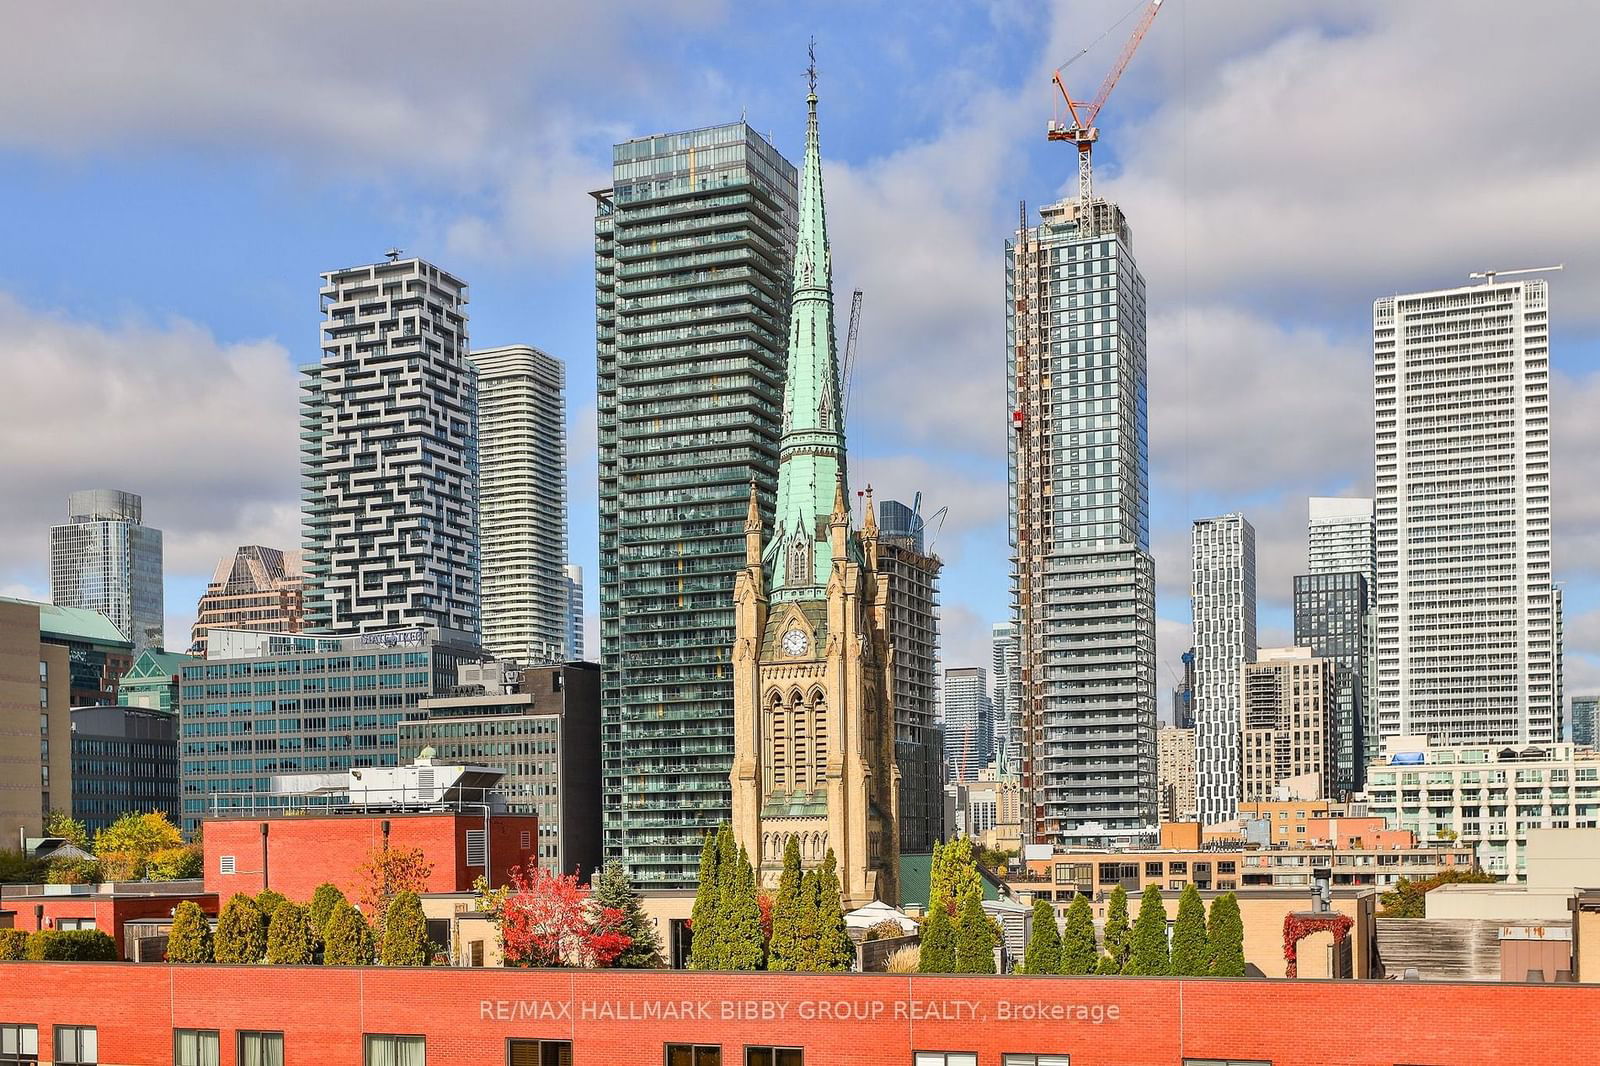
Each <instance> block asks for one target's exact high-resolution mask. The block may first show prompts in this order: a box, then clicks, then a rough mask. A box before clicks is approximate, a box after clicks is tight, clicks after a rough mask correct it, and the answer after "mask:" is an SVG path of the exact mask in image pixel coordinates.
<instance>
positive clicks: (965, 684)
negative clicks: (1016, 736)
mask: <svg viewBox="0 0 1600 1066" xmlns="http://www.w3.org/2000/svg"><path fill="white" fill-rule="evenodd" d="M944 743H945V760H946V762H947V763H948V764H949V767H950V779H951V780H952V781H976V780H977V779H978V771H979V770H982V769H983V768H984V767H985V766H988V765H989V762H990V760H991V759H993V758H994V704H993V703H992V702H991V701H990V696H989V685H988V675H987V673H986V672H985V671H984V669H983V667H981V666H953V667H950V668H949V669H947V670H945V672H944Z"/></svg>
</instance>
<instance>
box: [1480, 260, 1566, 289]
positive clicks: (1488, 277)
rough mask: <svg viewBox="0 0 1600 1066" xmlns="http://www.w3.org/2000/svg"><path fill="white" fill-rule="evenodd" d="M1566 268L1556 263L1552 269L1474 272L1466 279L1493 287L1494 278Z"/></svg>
mask: <svg viewBox="0 0 1600 1066" xmlns="http://www.w3.org/2000/svg"><path fill="white" fill-rule="evenodd" d="M1566 268H1567V264H1565V263H1557V264H1556V265H1555V266H1552V267H1524V268H1523V269H1521V270H1474V271H1473V272H1472V273H1470V274H1468V275H1467V277H1469V278H1482V279H1483V280H1484V281H1486V282H1488V283H1489V284H1490V285H1493V284H1494V279H1495V278H1503V277H1507V276H1508V275H1511V274H1544V273H1547V272H1549V271H1552V270H1565V269H1566Z"/></svg>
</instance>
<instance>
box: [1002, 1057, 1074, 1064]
mask: <svg viewBox="0 0 1600 1066" xmlns="http://www.w3.org/2000/svg"><path fill="white" fill-rule="evenodd" d="M1000 1066H1070V1064H1069V1063H1068V1062H1067V1056H1065V1055H1002V1056H1000Z"/></svg>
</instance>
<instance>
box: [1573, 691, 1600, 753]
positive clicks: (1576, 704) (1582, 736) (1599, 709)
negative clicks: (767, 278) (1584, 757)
mask: <svg viewBox="0 0 1600 1066" xmlns="http://www.w3.org/2000/svg"><path fill="white" fill-rule="evenodd" d="M1597 716H1600V696H1574V697H1572V742H1573V743H1574V744H1578V745H1581V746H1583V747H1585V748H1592V747H1594V737H1595V718H1596V717H1597Z"/></svg>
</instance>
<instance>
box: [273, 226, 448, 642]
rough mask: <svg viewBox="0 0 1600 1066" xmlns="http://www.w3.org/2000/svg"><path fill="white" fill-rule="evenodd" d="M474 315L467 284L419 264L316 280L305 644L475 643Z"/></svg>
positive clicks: (308, 424) (304, 419) (308, 400)
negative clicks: (470, 347) (414, 637)
mask: <svg viewBox="0 0 1600 1066" xmlns="http://www.w3.org/2000/svg"><path fill="white" fill-rule="evenodd" d="M395 254H396V255H397V256H398V253H395ZM466 302H467V287H466V283H465V282H463V281H462V280H461V279H459V278H456V277H453V276H452V275H450V274H448V273H446V272H445V271H443V270H440V269H439V268H438V267H436V266H434V265H433V264H431V263H427V262H424V261H423V260H421V259H415V258H413V259H399V258H395V259H393V260H392V261H390V262H386V263H377V264H374V265H371V266H359V267H351V268H349V269H347V270H333V271H329V272H328V273H326V274H324V275H322V309H323V314H324V319H323V323H322V359H321V361H320V362H318V363H315V364H312V365H310V366H306V367H302V368H301V373H302V375H304V381H303V382H302V383H301V392H302V396H301V401H300V441H301V445H300V460H301V500H302V505H301V514H302V531H303V539H304V547H305V615H306V617H305V627H306V629H307V630H308V631H311V632H317V633H353V632H354V633H374V632H381V631H384V630H391V629H396V628H399V627H404V626H436V627H439V628H441V629H447V630H451V631H453V632H455V633H459V634H462V635H464V638H465V639H468V640H470V641H472V642H473V643H476V642H477V640H478V636H479V600H478V595H479V593H478V579H479V578H478V399H477V384H476V374H475V372H474V370H473V367H472V363H471V361H470V360H469V359H468V357H467V315H466V309H465V308H466Z"/></svg>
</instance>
